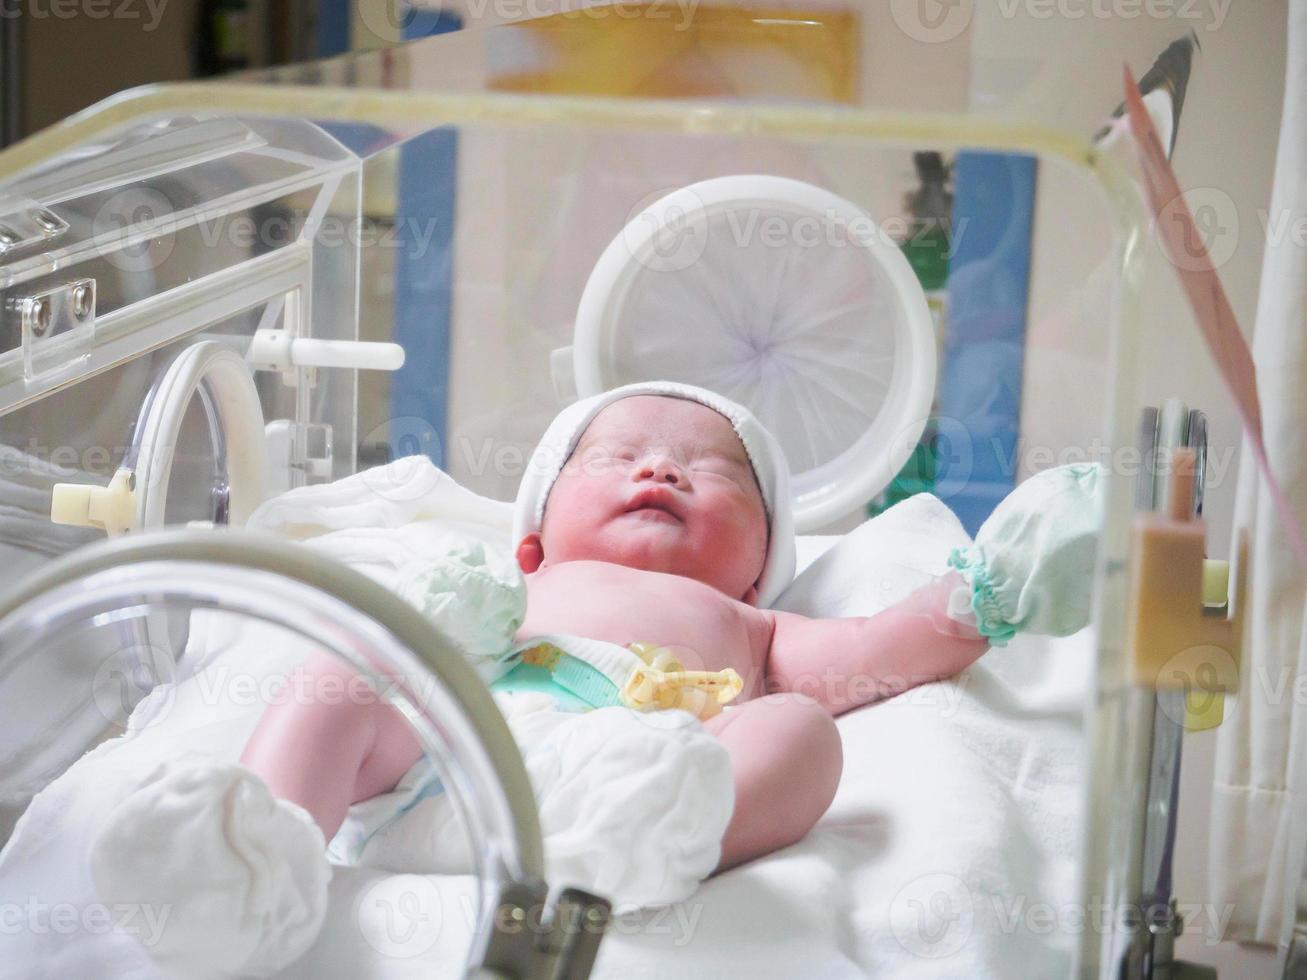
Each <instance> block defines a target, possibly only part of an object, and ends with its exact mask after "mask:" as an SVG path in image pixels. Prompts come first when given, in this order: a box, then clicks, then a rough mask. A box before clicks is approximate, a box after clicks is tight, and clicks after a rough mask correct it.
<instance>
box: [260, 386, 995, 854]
mask: <svg viewBox="0 0 1307 980" xmlns="http://www.w3.org/2000/svg"><path fill="white" fill-rule="evenodd" d="M651 388H652V389H653V390H655V391H661V392H665V393H662V394H651V393H648V391H649V390H650V389H651ZM623 391H625V389H623ZM666 392H670V393H666ZM605 401H606V404H605V406H604V407H603V408H602V409H601V410H599V411H598V413H597V414H596V415H594V417H593V418H592V419H590V420H589V424H588V425H585V426H584V428H583V430H582V431H581V433H580V437H579V441H576V442H575V443H574V445H571V446H569V447H567V448H569V449H570V455H567V458H566V462H565V463H564V464H563V465H562V466H561V469H557V470H556V471H554V472H550V473H548V474H546V475H545V477H544V480H543V484H542V483H541V475H540V474H539V473H537V474H535V475H534V477H533V476H531V475H528V478H527V480H525V481H524V488H526V489H528V490H529V487H530V484H531V482H532V480H534V481H535V484H536V487H535V489H536V491H537V492H539V494H540V500H541V501H542V506H541V507H540V508H539V513H538V514H534V513H531V511H532V508H531V507H530V506H528V507H527V511H528V513H527V518H528V519H527V520H526V522H525V523H524V524H523V527H524V528H529V530H527V531H526V533H524V534H523V535H522V536H521V539H520V540H519V541H518V542H517V551H516V557H517V561H518V564H519V565H520V566H521V569H522V571H523V572H525V573H526V583H527V594H528V601H527V613H526V619H525V622H524V623H523V625H522V627H521V629H520V630H519V632H518V639H528V638H532V637H537V636H541V635H546V634H550V635H552V634H570V635H574V636H582V637H588V638H590V639H594V640H602V641H607V642H610V643H613V644H618V645H620V646H628V645H631V644H645V645H654V646H661V647H671V648H673V649H674V650H675V652H676V654H677V659H679V660H680V662H681V664H682V665H683V666H684V668H685V669H687V670H707V671H717V670H722V669H724V668H733V669H734V670H735V671H737V672H738V673H739V675H740V677H741V678H742V680H743V690H742V692H741V694H740V696H739V698H738V699H737V701H736V703H735V704H734V705H733V706H732V707H729V708H727V709H726V710H725V711H723V712H721V713H719V714H717V715H716V716H715V717H711V718H709V719H708V720H707V721H706V722H705V723H704V725H705V728H706V729H707V730H708V731H709V732H710V733H711V734H713V735H714V736H716V737H717V738H718V739H719V740H720V741H721V742H722V744H723V745H724V746H725V748H726V749H727V751H728V753H729V755H730V759H731V765H732V770H733V774H734V782H735V808H734V811H733V815H732V818H731V821H730V824H729V826H728V828H727V830H726V833H725V836H724V838H723V840H722V849H721V859H720V863H719V865H718V870H722V869H725V868H729V867H732V866H734V865H737V864H740V863H742V862H744V861H748V860H750V859H752V858H755V857H759V856H761V855H763V854H766V853H768V852H770V851H773V850H776V849H777V848H780V847H784V846H786V845H788V844H791V843H794V842H795V841H798V840H799V839H800V838H802V837H803V836H804V835H805V834H806V833H807V832H808V831H809V830H810V829H811V828H812V826H813V825H814V824H815V823H816V822H817V820H818V819H819V818H820V817H821V815H822V814H823V813H824V812H825V810H826V808H827V807H828V806H829V805H830V802H831V799H832V798H833V797H834V794H835V789H836V786H837V785H838V783H839V777H840V772H841V767H842V755H841V745H840V738H839V734H838V732H837V730H836V727H835V724H834V721H833V720H832V718H833V716H834V715H838V714H840V713H841V712H844V711H848V710H849V709H851V708H855V707H858V706H859V705H862V704H866V703H868V702H871V701H876V700H879V699H881V698H885V697H888V696H891V695H894V694H898V693H900V692H902V691H904V690H907V689H908V688H910V687H913V686H915V685H917V684H921V683H924V682H927V681H932V680H938V679H941V678H946V677H949V676H952V675H953V674H956V673H957V672H958V671H960V670H962V669H963V668H964V667H966V666H967V665H968V664H970V663H972V662H973V661H974V660H975V659H976V658H978V657H979V656H980V655H981V654H982V653H983V652H984V651H985V650H986V648H987V641H986V640H985V639H984V638H983V637H982V636H980V635H979V633H977V632H976V631H974V630H971V629H969V628H967V627H965V626H961V625H959V624H957V623H952V622H951V621H950V620H949V619H948V618H947V616H946V609H947V605H948V599H949V593H950V591H951V589H952V588H953V587H954V586H955V585H956V582H954V581H953V580H952V578H951V577H945V578H942V579H939V580H937V581H936V583H935V584H933V585H930V586H927V587H925V588H923V589H922V590H921V591H919V592H917V593H914V594H913V595H912V596H911V597H910V598H909V599H907V600H906V601H905V602H903V603H901V604H899V605H896V606H894V607H892V608H889V609H887V610H885V611H883V612H881V613H880V614H878V615H876V616H873V617H869V618H858V619H836V620H814V619H808V618H806V617H803V616H798V615H794V614H790V613H784V612H779V611H775V610H771V609H767V608H760V606H759V599H760V592H761V593H762V596H761V598H762V599H763V601H764V604H765V603H766V602H769V601H771V600H772V599H774V598H775V595H776V593H778V591H779V588H778V582H779V585H780V587H783V585H784V584H785V581H788V574H789V572H790V571H792V567H791V568H790V569H785V570H783V571H778V569H777V568H776V565H777V555H778V554H788V555H789V561H790V562H791V566H792V552H791V551H790V549H791V548H792V541H791V540H790V535H791V531H790V523H789V521H788V519H781V517H782V513H784V514H786V515H787V514H788V511H784V510H783V509H784V508H788V499H786V498H787V496H788V487H787V485H786V483H785V480H784V479H780V480H779V481H778V480H776V479H772V478H770V477H769V475H768V474H766V473H764V472H763V471H762V470H760V468H759V463H760V459H755V458H752V457H751V455H750V449H749V448H748V447H747V446H746V444H745V442H744V441H742V438H741V428H740V424H741V419H745V420H747V424H748V425H749V426H752V427H753V431H755V432H756V436H755V438H756V439H766V440H767V442H768V446H767V449H768V451H769V452H770V454H771V455H773V456H775V457H776V459H777V460H779V457H780V454H779V450H778V449H776V447H775V443H774V441H772V440H771V438H770V436H769V435H767V434H766V433H765V431H763V430H762V429H761V426H759V425H758V423H757V422H756V420H753V419H752V417H751V416H749V415H748V413H747V412H746V411H745V410H743V409H741V408H739V407H738V406H734V405H733V404H731V403H729V402H726V401H725V400H724V399H721V398H719V397H718V396H715V395H712V394H711V393H709V392H703V391H702V390H701V389H693V388H689V387H688V386H672V385H659V386H631V392H630V393H629V394H625V395H619V396H618V397H617V398H616V399H615V400H612V399H611V396H610V398H609V399H606V400H605ZM710 405H717V406H719V407H721V406H727V407H728V409H729V411H730V412H731V413H732V414H733V415H735V420H734V421H732V419H731V418H728V416H727V415H726V414H723V412H720V411H718V410H717V409H715V408H713V407H709V406H710ZM762 448H763V447H760V446H757V445H755V446H754V453H755V454H756V455H757V454H760V453H761V451H762ZM772 462H773V463H776V460H773V461H772ZM776 465H779V466H781V467H782V468H783V460H781V461H780V462H779V463H776ZM555 472H556V476H555ZM760 476H762V479H760ZM769 495H770V496H771V497H772V498H775V499H768V498H769ZM521 513H522V507H521V506H520V502H519V518H520V517H521ZM532 518H536V519H532ZM519 523H520V524H522V523H523V522H522V521H521V520H519ZM773 531H775V532H776V533H775V534H773ZM781 535H783V536H784V538H783V539H782V538H781ZM941 624H949V625H948V626H942V625H941ZM309 669H311V670H312V671H314V672H318V673H321V674H323V675H327V674H337V675H340V678H341V680H342V681H348V679H349V677H350V676H351V672H350V670H349V668H347V667H345V666H344V665H343V664H340V663H339V662H338V661H336V660H335V659H334V658H329V657H326V656H324V657H322V658H320V659H318V660H315V661H313V662H312V663H311V664H310V665H309ZM420 755H421V750H420V748H419V746H418V743H417V741H416V739H415V737H414V736H413V735H412V733H411V731H410V729H409V727H408V725H407V723H406V722H405V721H404V720H403V719H402V717H401V716H400V714H399V713H398V712H397V711H396V710H395V709H394V708H392V707H390V706H389V705H386V704H384V703H371V702H370V703H363V704H341V703H331V704H324V703H310V704H302V703H297V702H296V701H295V700H294V699H291V700H288V701H286V702H284V703H282V704H279V705H276V706H274V707H271V708H270V709H269V710H268V711H267V712H266V713H265V715H264V717H263V719H262V721H261V722H260V725H259V727H258V729H257V730H256V732H255V734H254V736H253V738H252V739H251V741H250V743H249V745H248V746H247V748H246V750H245V753H244V756H243V757H242V762H243V763H244V764H245V765H246V766H248V767H249V768H251V769H253V770H254V771H255V772H256V773H257V774H259V775H260V776H261V777H262V778H263V779H264V781H265V782H266V783H267V785H268V786H269V788H270V789H271V790H272V792H273V793H274V794H275V795H277V796H279V797H282V798H284V799H287V800H290V801H291V802H294V803H297V804H299V805H300V806H302V807H304V808H305V809H306V810H307V811H308V812H309V813H310V814H311V815H312V817H313V818H314V820H315V821H316V823H317V824H318V825H319V827H320V828H321V829H322V831H323V834H324V836H325V837H326V838H327V839H328V840H329V839H331V837H332V836H333V835H334V834H335V832H336V830H337V829H338V828H339V827H340V825H341V822H342V820H343V819H344V817H345V815H346V811H347V810H348V808H349V807H350V805H351V804H353V803H356V802H359V801H361V800H365V799H368V798H370V797H373V796H376V795H378V794H380V793H383V792H386V791H388V790H390V789H392V788H393V787H394V786H395V784H396V783H397V782H398V780H399V779H400V777H401V776H403V775H404V773H405V772H407V771H408V769H409V768H410V767H411V766H412V765H413V764H414V763H415V762H416V761H417V760H418V758H419V756H420Z"/></svg>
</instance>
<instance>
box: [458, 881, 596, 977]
mask: <svg viewBox="0 0 1307 980" xmlns="http://www.w3.org/2000/svg"><path fill="white" fill-rule="evenodd" d="M547 897H548V892H547V889H546V888H545V886H544V884H543V883H541V884H539V885H536V886H532V885H528V884H525V883H522V882H514V883H513V884H511V885H509V886H508V887H506V888H505V889H504V890H503V892H502V893H501V894H500V897H499V904H498V907H497V908H496V909H495V913H494V920H493V924H492V931H491V934H490V938H489V942H488V943H487V945H486V952H485V956H484V958H483V959H482V966H481V969H480V970H479V971H478V972H476V973H474V974H473V976H475V977H479V978H482V980H489V978H490V977H495V978H504V980H586V978H587V977H589V976H590V971H591V970H592V969H594V963H595V958H596V957H597V956H598V955H599V943H600V941H601V940H602V939H603V936H604V931H605V930H606V929H607V928H608V923H609V920H610V919H611V918H612V906H611V905H610V904H609V902H608V901H607V900H606V899H603V898H599V897H598V896H597V895H591V894H590V893H589V892H584V891H581V890H580V889H578V888H565V889H563V890H562V891H561V892H560V893H559V895H558V898H557V900H556V901H555V903H554V905H553V907H552V908H548V907H547V903H546V899H547Z"/></svg>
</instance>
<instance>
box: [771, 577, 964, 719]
mask: <svg viewBox="0 0 1307 980" xmlns="http://www.w3.org/2000/svg"><path fill="white" fill-rule="evenodd" d="M956 584H957V583H956V582H955V581H953V576H946V577H944V578H940V579H937V580H936V581H935V582H932V583H931V584H930V585H926V586H923V587H922V588H920V589H918V590H917V591H916V592H914V593H912V594H911V595H910V596H908V597H907V598H906V599H904V600H903V601H902V602H900V603H898V604H897V605H894V606H891V607H890V608H888V609H884V610H882V611H881V612H879V613H877V614H876V615H875V616H868V617H857V618H850V619H809V618H807V617H806V616H798V615H795V614H794V613H785V612H773V613H771V615H772V616H774V617H775V626H774V628H773V631H772V642H771V651H770V653H769V654H768V659H767V681H768V687H769V689H770V690H777V689H780V690H786V691H798V692H800V693H802V694H807V695H810V696H811V697H813V698H815V699H816V700H817V701H819V702H820V703H821V704H823V705H824V706H825V707H826V710H828V711H829V712H830V713H831V714H833V715H838V714H843V713H844V712H845V711H848V710H850V709H852V708H856V707H858V706H859V705H863V704H867V703H868V702H871V701H879V700H881V699H882V698H887V697H892V696H893V695H895V694H900V693H902V692H903V691H906V690H908V689H909V688H912V687H916V686H917V685H918V684H924V683H926V682H927V681H934V680H941V679H943V678H945V677H952V676H953V675H954V674H956V673H958V672H959V671H961V670H962V669H963V668H965V667H967V666H968V665H970V664H971V663H973V662H974V661H975V660H976V659H977V658H979V657H980V655H981V654H982V653H984V652H985V650H986V649H988V641H987V640H986V639H985V638H984V637H982V636H979V635H978V634H976V633H975V632H974V631H971V630H968V629H967V628H966V627H963V626H961V625H960V624H958V623H954V622H952V621H951V620H949V619H947V617H946V616H945V615H944V610H945V609H946V608H947V603H948V596H949V593H950V592H951V591H952V590H953V588H954V587H955V586H956Z"/></svg>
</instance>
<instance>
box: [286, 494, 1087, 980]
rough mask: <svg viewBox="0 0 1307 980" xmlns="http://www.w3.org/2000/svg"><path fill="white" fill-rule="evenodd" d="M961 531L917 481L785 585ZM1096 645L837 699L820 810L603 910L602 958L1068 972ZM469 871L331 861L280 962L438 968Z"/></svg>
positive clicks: (880, 590)
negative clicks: (794, 835)
mask: <svg viewBox="0 0 1307 980" xmlns="http://www.w3.org/2000/svg"><path fill="white" fill-rule="evenodd" d="M967 540H968V539H967V538H966V535H965V532H964V531H963V530H962V528H961V526H960V525H959V524H958V522H957V520H956V518H955V517H954V516H953V515H952V513H951V512H950V511H948V509H947V508H946V507H944V506H943V505H942V504H941V503H939V501H937V500H935V499H934V498H932V497H929V496H925V495H922V496H919V497H916V498H913V499H912V500H909V501H907V502H905V503H904V504H900V505H899V507H897V508H895V510H894V511H891V512H890V514H889V515H885V516H884V517H882V518H880V519H878V520H876V521H872V522H868V523H867V524H864V525H863V526H862V527H861V528H859V529H858V530H856V531H854V532H852V533H850V534H849V535H846V536H844V537H843V538H841V539H823V540H819V541H817V540H809V541H807V542H801V546H800V554H801V556H802V557H803V562H802V565H801V567H803V568H804V571H803V572H802V573H801V575H800V577H799V578H798V579H797V580H796V582H795V584H794V585H793V586H792V587H791V589H790V590H789V591H788V592H787V594H786V596H785V597H784V598H783V599H782V602H781V605H782V606H783V607H784V608H788V609H790V610H791V611H795V612H803V613H807V614H810V615H822V616H841V615H844V616H850V615H871V614H874V613H875V612H877V611H879V609H881V608H883V607H884V606H886V605H888V604H890V603H892V602H893V601H895V600H896V599H897V598H899V597H901V596H902V595H905V594H906V593H907V592H909V591H911V590H912V589H913V588H915V587H917V586H918V585H920V584H922V583H923V582H925V581H928V580H929V578H930V576H931V575H932V574H937V573H938V572H939V571H941V570H942V569H943V567H944V563H945V560H946V559H947V555H948V551H949V549H950V548H952V547H954V546H957V545H959V544H962V543H965V542H966V541H967ZM1092 660H1093V644H1092V640H1091V638H1090V636H1089V634H1088V633H1081V634H1078V635H1076V636H1072V637H1069V638H1067V639H1063V640H1053V639H1049V638H1044V637H1017V638H1016V639H1015V640H1014V641H1013V642H1012V643H1011V644H1010V645H1009V646H1008V647H1006V648H1004V649H1000V650H993V651H991V652H989V653H988V654H986V655H985V656H984V657H983V658H982V659H981V660H980V661H978V662H977V663H976V664H974V665H972V667H971V668H969V669H968V670H967V671H965V672H964V673H963V674H961V675H959V676H958V677H956V678H953V679H952V680H949V681H945V682H941V683H935V684H928V685H923V686H921V687H918V688H916V689H914V690H912V691H908V692H906V693H904V694H903V695H900V696H899V697H897V698H894V699H891V700H889V701H886V702H883V703H881V704H877V705H871V706H868V707H864V708H861V709H859V710H857V711H853V712H850V713H849V714H847V715H845V716H843V717H842V718H840V719H839V729H840V732H841V735H842V737H843V742H844V773H843V777H842V779H841V782H840V788H839V791H838V793H837V794H836V797H835V801H834V803H833V804H832V805H831V808H830V810H829V811H828V812H827V813H826V815H825V816H824V817H823V818H822V820H821V821H820V822H819V823H818V825H817V827H816V828H815V829H814V830H813V831H812V832H811V833H810V834H809V835H808V836H807V837H806V838H805V839H804V840H802V841H800V842H799V843H798V844H796V845H794V846H792V847H789V848H786V849H785V850H783V851H780V852H778V853H776V854H772V855H770V856H768V857H765V858H762V859H760V860H757V861H754V862H752V863H750V864H748V865H745V866H743V867H740V868H737V869H735V870H732V871H730V872H727V873H726V874H723V875H720V876H718V877H716V878H712V879H710V880H709V881H707V882H705V883H704V884H703V886H701V887H700V889H699V891H698V892H697V893H696V894H695V895H694V896H692V897H691V898H690V899H689V900H688V901H685V902H682V903H679V904H677V905H674V906H671V907H669V908H666V909H659V910H650V911H646V912H644V913H642V914H640V915H637V916H631V917H626V918H623V919H619V920H617V921H616V922H614V924H613V926H612V928H611V929H610V931H609V934H608V935H607V936H606V937H605V939H604V942H603V945H602V947H601V950H600V955H599V961H598V964H597V967H596V974H595V975H596V976H597V977H599V978H601V980H624V978H634V980H680V978H683V977H695V978H702V980H714V978H740V977H747V978H759V980H767V978H776V980H781V978H785V980H791V978H795V977H821V978H832V980H837V978H843V977H850V978H852V977H867V976H871V977H892V978H894V980H899V978H908V980H913V978H927V977H932V978H933V977H939V978H957V977H968V978H994V980H1010V978H1016V977H1039V978H1046V977H1049V978H1051V977H1058V976H1069V975H1071V973H1072V970H1073V959H1074V950H1075V945H1076V942H1077V940H1078V938H1079V930H1080V929H1081V928H1083V926H1082V924H1081V922H1080V919H1079V917H1078V916H1077V913H1076V908H1075V905H1076V903H1077V902H1078V901H1079V896H1078V877H1077V862H1078V860H1079V840H1080V821H1081V817H1082V807H1083V800H1082V796H1081V785H1082V773H1083V768H1084V767H1083V753H1084V747H1083V743H1082V739H1081V718H1082V711H1083V708H1084V699H1085V697H1086V691H1087V689H1088V687H1087V685H1088V681H1089V678H1090V676H1091V668H1092ZM472 887H473V886H472V883H471V882H470V881H469V880H468V879H462V878H460V879H451V878H432V877H418V876H412V875H409V876H394V877H391V878H384V877H380V876H377V875H374V874H369V873H366V872H361V871H356V870H351V871H350V872H349V873H345V874H341V875H338V876H337V878H336V879H335V880H334V881H333V883H332V888H333V912H332V916H333V918H332V919H331V920H329V922H328V928H327V929H325V930H324V933H323V937H322V939H321V940H320V941H319V943H318V945H317V947H316V948H315V949H314V950H312V951H311V952H310V953H309V954H308V955H307V956H306V957H305V958H304V959H303V960H302V961H301V962H300V963H298V964H297V965H296V967H295V968H294V969H293V970H292V971H291V974H290V975H292V976H295V977H304V978H309V977H323V976H351V977H376V978H386V980H399V978H408V977H414V978H416V977H419V976H423V977H429V976H445V975H452V974H453V972H454V971H455V970H456V968H457V960H458V954H459V953H460V952H461V951H462V950H464V949H466V947H467V943H468V941H469V940H468V936H469V930H470V928H471V921H472V916H471V913H470V912H469V909H471V908H473V907H474V905H473V904H472V892H471V889H472ZM333 926H334V928H333ZM360 940H362V941H360Z"/></svg>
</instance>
